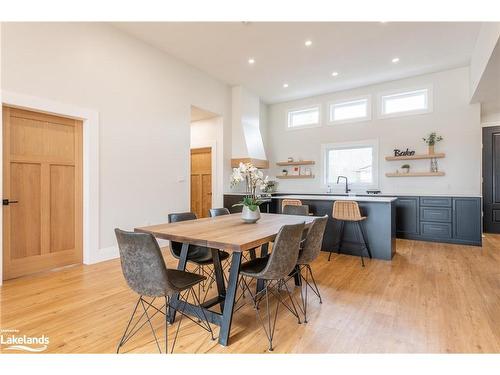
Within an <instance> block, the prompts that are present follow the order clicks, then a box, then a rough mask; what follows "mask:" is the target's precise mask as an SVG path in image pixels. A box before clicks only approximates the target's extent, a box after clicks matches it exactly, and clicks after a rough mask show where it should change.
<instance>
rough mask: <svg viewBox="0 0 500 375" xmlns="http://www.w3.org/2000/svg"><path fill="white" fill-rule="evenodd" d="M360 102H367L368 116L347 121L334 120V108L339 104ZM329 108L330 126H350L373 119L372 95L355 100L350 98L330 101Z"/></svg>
mask: <svg viewBox="0 0 500 375" xmlns="http://www.w3.org/2000/svg"><path fill="white" fill-rule="evenodd" d="M360 100H366V116H363V117H356V118H352V119H345V120H332V107H333V106H335V105H338V104H346V103H350V102H356V101H360ZM327 108H328V114H327V115H328V125H337V124H349V123H353V122H364V121H370V120H371V119H372V96H371V95H363V96H357V97H354V98H348V99H338V100H334V101H330V102H328V103H327Z"/></svg>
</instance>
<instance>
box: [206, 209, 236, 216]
mask: <svg viewBox="0 0 500 375" xmlns="http://www.w3.org/2000/svg"><path fill="white" fill-rule="evenodd" d="M230 214H231V212H229V210H228V209H227V208H226V207H219V208H211V209H209V210H208V215H209V216H210V217H216V216H222V215H230Z"/></svg>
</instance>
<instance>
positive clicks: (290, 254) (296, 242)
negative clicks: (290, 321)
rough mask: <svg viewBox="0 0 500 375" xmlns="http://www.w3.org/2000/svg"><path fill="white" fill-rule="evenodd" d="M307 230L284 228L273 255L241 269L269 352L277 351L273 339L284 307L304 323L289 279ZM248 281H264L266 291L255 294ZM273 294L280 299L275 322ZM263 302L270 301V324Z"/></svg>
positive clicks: (267, 309)
mask: <svg viewBox="0 0 500 375" xmlns="http://www.w3.org/2000/svg"><path fill="white" fill-rule="evenodd" d="M304 227H305V226H304V223H300V224H292V225H284V226H283V227H282V228H281V229H280V231H279V232H278V234H277V236H276V239H275V241H274V246H273V251H272V252H271V254H269V255H267V256H265V257H261V258H256V259H252V260H250V261H248V262H245V263H243V264H242V265H241V268H240V275H241V276H242V278H243V282H244V286H245V289H246V290H247V291H248V293H249V294H250V296H251V298H252V301H253V304H254V308H255V311H256V314H257V317H258V319H259V321H260V322H261V324H262V327H263V329H264V332H265V333H266V336H267V339H268V341H269V351H272V350H273V337H274V331H275V328H276V320H277V317H278V310H279V306H280V305H283V306H285V307H286V308H287V310H288V311H290V312H291V313H292V314H293V315H294V316H295V317H296V318H297V320H298V323H299V324H300V323H301V321H300V316H299V313H298V311H297V309H296V307H295V302H294V299H293V296H292V294H291V293H290V290H289V289H288V286H287V285H286V282H285V279H286V278H287V277H288V275H289V274H290V273H291V272H292V271H293V270H294V267H295V265H296V264H297V259H298V256H299V249H300V240H301V236H302V232H303V231H304ZM246 278H249V279H260V280H264V287H263V289H262V290H260V291H259V292H257V293H252V291H251V290H250V287H249V284H248V283H247V281H246ZM282 291H285V292H286V297H288V299H289V300H290V302H291V306H290V305H289V304H288V303H287V302H286V299H287V298H286V297H285V298H283V297H282V296H281V292H282ZM270 294H272V295H273V296H274V297H276V299H277V302H276V310H275V313H274V317H273V318H272V319H271V309H270V305H269V295H270ZM262 299H265V301H266V314H267V324H266V323H265V322H264V319H263V318H262V315H261V313H260V311H259V310H260V309H259V304H260V302H261V300H262Z"/></svg>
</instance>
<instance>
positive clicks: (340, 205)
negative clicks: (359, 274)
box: [328, 201, 372, 267]
mask: <svg viewBox="0 0 500 375" xmlns="http://www.w3.org/2000/svg"><path fill="white" fill-rule="evenodd" d="M332 216H333V218H334V219H335V220H338V221H340V236H339V241H338V242H337V249H338V251H339V252H340V248H341V247H342V242H343V240H344V226H345V223H346V222H350V223H354V224H355V225H356V228H357V231H356V239H357V240H358V241H359V243H360V244H361V248H360V254H359V255H360V257H361V265H362V266H363V267H364V266H365V261H364V259H363V250H364V249H366V251H367V252H368V256H369V257H370V259H371V258H372V253H371V251H370V248H369V246H368V242H366V239H365V234H364V231H363V226H362V225H361V222H362V221H364V220H366V216H361V211H360V210H359V205H358V202H355V201H335V202H333V213H332ZM359 234H360V235H361V238H359ZM331 256H332V251H330V254H329V255H328V261H330V257H331Z"/></svg>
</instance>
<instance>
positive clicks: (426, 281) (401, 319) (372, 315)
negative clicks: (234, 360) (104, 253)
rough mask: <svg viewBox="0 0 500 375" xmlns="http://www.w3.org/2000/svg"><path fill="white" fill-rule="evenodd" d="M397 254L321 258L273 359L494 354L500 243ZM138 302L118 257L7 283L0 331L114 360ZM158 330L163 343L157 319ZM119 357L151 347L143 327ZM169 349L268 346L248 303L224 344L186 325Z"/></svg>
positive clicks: (282, 328)
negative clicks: (311, 292)
mask: <svg viewBox="0 0 500 375" xmlns="http://www.w3.org/2000/svg"><path fill="white" fill-rule="evenodd" d="M397 249H398V250H397V254H396V256H395V257H394V259H393V261H392V262H387V261H379V260H372V261H368V262H367V266H366V268H365V269H363V268H361V264H360V260H359V258H355V257H350V256H345V255H336V256H334V257H332V261H331V262H327V254H321V256H320V258H319V259H318V260H317V261H316V262H315V263H314V264H313V271H314V273H315V276H316V279H317V281H318V284H319V287H320V290H321V293H322V296H323V301H324V302H323V304H322V305H320V304H319V303H318V300H317V299H315V298H311V300H310V305H309V314H310V316H309V323H307V324H302V325H297V323H296V320H295V319H294V318H293V317H292V316H291V315H290V314H288V313H286V311H285V310H281V311H280V316H279V317H278V325H277V330H276V335H275V352H278V353H344V352H347V353H373V352H377V353H387V352H389V353H391V352H411V353H415V352H416V353H427V352H430V353H441V352H479V353H482V352H497V353H498V352H500V320H499V317H500V236H495V235H487V236H486V237H485V238H484V244H483V247H482V248H479V247H471V246H459V245H447V244H437V243H429V242H419V241H408V240H398V242H397ZM167 258H168V264H169V266H171V267H172V266H174V265H175V262H174V260H173V259H171V258H170V257H169V256H168V255H167ZM297 292H298V290H297V291H296V293H297ZM136 298H137V297H136V295H135V294H134V293H133V292H132V291H130V290H129V289H128V287H127V286H126V284H125V281H124V279H123V276H122V274H121V268H120V262H119V260H112V261H108V262H104V263H100V264H96V265H91V266H74V267H71V268H67V269H62V270H59V271H53V272H49V273H44V274H39V275H36V276H31V277H25V278H20V279H15V280H10V281H6V282H5V283H4V285H3V286H2V287H1V288H0V304H1V316H0V318H1V320H0V328H1V329H17V330H19V335H23V334H25V335H27V336H29V335H35V336H39V335H42V334H45V335H46V336H48V337H49V338H50V344H49V347H48V350H47V351H46V352H51V353H113V352H114V351H115V349H116V345H117V343H118V340H119V338H120V336H121V334H122V332H123V330H124V328H125V325H126V323H127V321H128V318H129V316H130V313H131V311H132V309H133V306H134V303H135V301H136ZM156 318H157V319H156ZM154 323H155V327H156V328H157V335H158V336H159V337H160V340H161V338H162V337H164V336H163V319H162V317H160V315H157V316H156V317H155V320H154ZM174 327H175V326H174ZM170 332H173V328H170ZM215 332H216V334H217V333H218V328H217V327H216V329H215ZM170 337H171V338H173V335H170ZM122 351H123V352H134V353H146V352H147V353H156V352H157V348H156V345H155V343H154V341H153V338H152V335H151V332H150V331H149V329H146V327H144V329H143V330H142V331H141V332H140V333H138V334H137V335H136V336H135V337H134V338H132V339H131V340H130V341H129V342H128V343H127V344H126V345H125V346H124V347H123V350H122ZM4 352H5V351H4ZM175 352H176V353H266V352H267V343H266V337H265V334H264V332H263V331H262V329H261V327H260V324H258V322H257V319H256V316H255V312H254V310H253V308H252V307H251V305H250V304H246V305H245V306H244V307H243V308H241V309H240V310H238V311H237V312H236V313H235V315H234V319H233V329H232V335H231V339H230V345H229V346H228V347H222V346H220V345H219V344H218V343H217V341H211V340H210V338H209V334H208V333H207V332H205V331H203V330H201V329H200V328H199V327H197V326H196V325H194V324H193V323H191V322H189V321H187V320H186V319H184V321H183V325H182V327H181V331H180V333H179V338H178V341H177V344H176V348H175Z"/></svg>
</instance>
